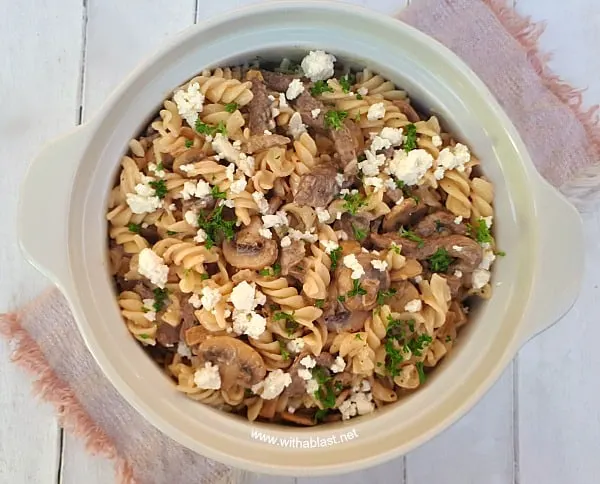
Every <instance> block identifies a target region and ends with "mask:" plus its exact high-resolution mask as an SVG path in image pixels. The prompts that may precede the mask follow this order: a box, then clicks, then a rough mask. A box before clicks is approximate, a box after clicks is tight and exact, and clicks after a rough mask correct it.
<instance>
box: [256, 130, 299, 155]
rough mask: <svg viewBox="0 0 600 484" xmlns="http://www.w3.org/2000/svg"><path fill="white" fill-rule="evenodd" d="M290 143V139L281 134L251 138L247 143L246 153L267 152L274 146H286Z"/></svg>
mask: <svg viewBox="0 0 600 484" xmlns="http://www.w3.org/2000/svg"><path fill="white" fill-rule="evenodd" d="M289 142H290V139H289V138H288V137H287V136H281V135H279V134H269V135H265V134H261V135H257V136H251V137H250V139H249V140H248V142H247V143H246V152H247V153H256V152H257V151H262V150H266V149H269V148H272V147H273V146H285V145H287V144H288V143H289Z"/></svg>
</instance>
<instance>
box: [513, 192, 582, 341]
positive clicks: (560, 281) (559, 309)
mask: <svg viewBox="0 0 600 484" xmlns="http://www.w3.org/2000/svg"><path fill="white" fill-rule="evenodd" d="M536 191H537V194H536V199H537V201H538V207H539V208H538V210H537V216H538V221H539V228H540V231H539V236H540V239H539V243H538V247H539V251H540V252H539V254H538V264H537V269H536V273H535V276H534V286H533V292H532V297H531V300H530V305H529V308H530V309H529V311H528V315H527V321H528V325H527V327H526V329H525V331H526V334H525V335H524V336H525V338H524V341H527V340H529V339H531V338H532V337H534V336H535V335H537V334H539V333H541V332H542V331H544V330H546V329H548V328H549V327H550V326H552V325H553V324H554V323H556V322H557V321H558V320H559V319H560V318H562V317H563V316H564V315H565V314H566V313H567V311H569V309H571V307H572V306H573V304H575V301H576V300H577V296H578V294H579V290H580V288H581V283H582V278H583V270H584V265H583V264H584V241H583V240H584V239H583V223H582V220H581V217H580V215H579V213H578V212H577V210H576V209H575V207H573V205H571V204H570V203H569V202H568V201H567V200H566V199H565V198H564V197H563V196H562V195H561V194H560V193H559V192H558V191H557V190H556V189H555V188H554V187H552V186H550V185H549V184H548V183H547V182H546V181H542V183H540V184H539V185H538V188H537V189H536Z"/></svg>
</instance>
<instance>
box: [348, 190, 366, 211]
mask: <svg viewBox="0 0 600 484" xmlns="http://www.w3.org/2000/svg"><path fill="white" fill-rule="evenodd" d="M344 202H345V203H344V205H342V208H343V209H344V210H346V211H347V212H348V213H350V215H356V212H358V209H359V208H360V207H362V206H364V205H365V204H366V203H367V202H366V200H365V197H363V196H362V195H361V194H360V193H346V195H344Z"/></svg>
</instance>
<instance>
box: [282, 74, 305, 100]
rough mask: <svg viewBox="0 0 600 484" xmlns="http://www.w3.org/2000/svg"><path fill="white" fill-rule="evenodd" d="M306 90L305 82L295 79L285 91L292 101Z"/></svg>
mask: <svg viewBox="0 0 600 484" xmlns="http://www.w3.org/2000/svg"><path fill="white" fill-rule="evenodd" d="M303 91H304V84H302V81H301V80H300V79H293V80H292V82H290V83H289V85H288V88H287V91H285V97H286V98H288V99H289V100H290V101H291V100H292V99H296V98H297V97H298V96H299V95H300V94H301V93H302V92H303Z"/></svg>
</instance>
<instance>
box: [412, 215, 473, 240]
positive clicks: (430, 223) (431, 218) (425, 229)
mask: <svg viewBox="0 0 600 484" xmlns="http://www.w3.org/2000/svg"><path fill="white" fill-rule="evenodd" d="M455 218H456V216H455V215H454V214H453V213H450V212H447V211H445V210H438V211H437V212H433V213H431V214H429V215H426V216H425V218H424V219H423V220H421V221H420V222H419V223H418V224H417V225H416V227H415V228H414V229H413V231H414V232H415V233H416V234H417V235H418V236H419V237H431V236H432V235H450V234H459V235H465V234H466V233H467V226H466V225H465V224H464V223H462V222H461V223H459V224H456V223H454V219H455Z"/></svg>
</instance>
